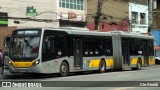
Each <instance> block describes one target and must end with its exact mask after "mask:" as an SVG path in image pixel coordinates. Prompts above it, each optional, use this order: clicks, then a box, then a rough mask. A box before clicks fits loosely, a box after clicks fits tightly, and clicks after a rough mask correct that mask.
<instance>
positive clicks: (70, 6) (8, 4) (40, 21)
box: [0, 0, 87, 27]
mask: <svg viewBox="0 0 160 90" xmlns="http://www.w3.org/2000/svg"><path fill="white" fill-rule="evenodd" d="M86 10H87V9H86V0H45V1H44V0H38V1H37V0H5V1H0V12H1V13H4V14H6V17H9V18H8V21H7V22H5V23H6V24H8V26H17V27H59V26H63V25H61V24H62V23H61V21H70V22H83V21H85V16H86ZM4 16H5V15H4ZM1 24H2V23H1Z"/></svg>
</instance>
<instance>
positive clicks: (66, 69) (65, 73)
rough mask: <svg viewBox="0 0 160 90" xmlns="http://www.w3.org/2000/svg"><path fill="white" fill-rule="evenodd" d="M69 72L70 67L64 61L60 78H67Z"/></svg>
mask: <svg viewBox="0 0 160 90" xmlns="http://www.w3.org/2000/svg"><path fill="white" fill-rule="evenodd" d="M68 72H69V66H68V64H67V63H66V62H64V61H63V62H62V63H61V66H60V76H61V77H65V76H67V75H68Z"/></svg>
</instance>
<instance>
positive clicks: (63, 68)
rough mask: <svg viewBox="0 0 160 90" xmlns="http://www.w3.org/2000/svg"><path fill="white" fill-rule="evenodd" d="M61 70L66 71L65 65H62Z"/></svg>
mask: <svg viewBox="0 0 160 90" xmlns="http://www.w3.org/2000/svg"><path fill="white" fill-rule="evenodd" d="M61 70H62V72H63V73H66V71H67V70H66V66H65V65H62V67H61Z"/></svg>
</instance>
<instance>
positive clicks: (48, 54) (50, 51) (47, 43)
mask: <svg viewBox="0 0 160 90" xmlns="http://www.w3.org/2000/svg"><path fill="white" fill-rule="evenodd" d="M55 42H56V40H55V38H53V37H50V36H45V37H44V39H43V46H42V61H47V60H51V59H54V58H56V56H57V55H56V49H55V45H56V44H55Z"/></svg>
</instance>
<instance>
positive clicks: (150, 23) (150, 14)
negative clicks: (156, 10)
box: [149, 0, 153, 29]
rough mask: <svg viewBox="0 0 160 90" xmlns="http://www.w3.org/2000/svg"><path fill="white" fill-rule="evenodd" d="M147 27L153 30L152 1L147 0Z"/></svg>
mask: <svg viewBox="0 0 160 90" xmlns="http://www.w3.org/2000/svg"><path fill="white" fill-rule="evenodd" d="M149 26H150V29H152V28H153V0H149Z"/></svg>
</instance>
